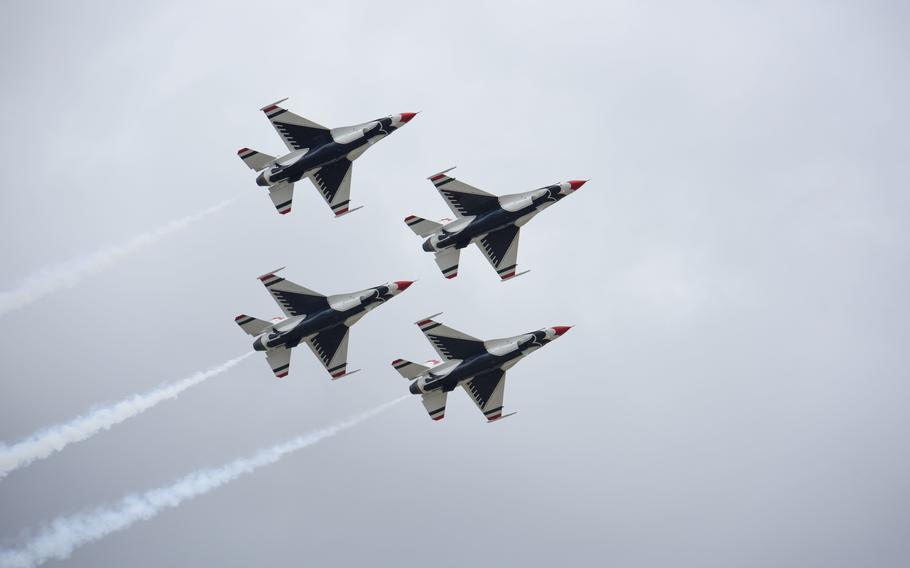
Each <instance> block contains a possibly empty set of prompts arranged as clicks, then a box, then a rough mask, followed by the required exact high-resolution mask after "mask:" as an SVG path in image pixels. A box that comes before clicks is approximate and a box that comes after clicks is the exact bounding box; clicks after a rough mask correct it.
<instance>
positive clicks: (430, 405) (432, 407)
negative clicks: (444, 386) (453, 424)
mask: <svg viewBox="0 0 910 568" xmlns="http://www.w3.org/2000/svg"><path fill="white" fill-rule="evenodd" d="M448 395H449V393H447V392H445V391H442V390H438V391H432V392H429V393H427V394H425V395H423V396H421V398H422V399H423V406H424V408H426V409H427V413H428V414H429V415H430V418H432V419H433V420H442V419H443V418H445V416H446V399H447V398H448V397H449V396H448Z"/></svg>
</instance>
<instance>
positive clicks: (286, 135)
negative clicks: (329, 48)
mask: <svg viewBox="0 0 910 568" xmlns="http://www.w3.org/2000/svg"><path fill="white" fill-rule="evenodd" d="M286 100H287V99H282V100H280V101H277V102H275V103H272V104H270V105H268V106H265V107H262V109H261V110H262V112H264V113H265V115H266V117H268V119H269V121H271V123H272V126H274V127H275V130H276V131H277V132H278V135H279V136H281V139H282V140H283V141H284V143H285V145H286V146H287V147H288V150H289V153H287V154H285V155H283V156H281V157H278V158H276V157H275V156H269V155H268V154H264V153H262V152H257V151H256V150H250V149H249V148H241V149H240V150H238V152H237V155H238V156H240V158H241V159H242V160H243V162H244V163H245V164H246V165H247V166H249V167H250V169H252V170H254V171H256V172H259V175H258V176H256V183H257V184H258V185H261V186H263V187H268V188H269V197H271V198H272V203H274V204H275V208H276V209H277V210H278V213H280V214H282V215H286V214H287V213H290V212H291V202H292V201H293V198H294V184H295V183H296V182H298V181H300V180H301V179H303V178H305V177H306V178H310V180H312V182H313V184H314V185H315V186H316V188H317V189H318V190H319V193H320V194H322V197H323V198H324V199H325V202H326V203H328V205H329V207H330V208H331V209H332V213H334V214H335V216H336V217H340V216H342V215H345V214H346V213H351V212H353V211H356V210H357V209H360V207H355V208H353V209H351V208H350V207H349V204H350V202H351V164H352V162H353V161H354V160H356V159H357V158H359V157H360V156H361V154H363V153H364V152H366V151H367V149H368V148H369V147H370V146H372V145H373V144H375V143H376V142H379V141H380V140H382V139H383V138H385V137H386V136H388V135H389V134H391V133H393V132H395V131H396V130H398V129H399V128H401V127H402V126H404V125H405V124H407V123H408V122H409V121H410V120H411V119H412V118H414V116H415V115H416V114H417V113H415V112H403V113H401V114H393V115H391V116H387V117H385V118H378V119H376V120H371V121H370V122H365V123H363V124H355V125H354V126H342V127H339V128H326V127H325V126H322V125H320V124H316V123H315V122H313V121H311V120H308V119H306V118H303V117H302V116H298V115H296V114H294V113H292V112H290V111H288V110H286V109H284V108H282V107H280V106H278V105H280V104H281V103H282V102H284V101H286Z"/></svg>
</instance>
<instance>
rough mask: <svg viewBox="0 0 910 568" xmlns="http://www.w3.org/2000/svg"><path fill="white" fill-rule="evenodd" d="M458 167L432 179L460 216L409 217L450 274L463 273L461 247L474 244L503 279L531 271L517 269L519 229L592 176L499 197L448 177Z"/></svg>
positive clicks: (425, 245) (427, 249)
mask: <svg viewBox="0 0 910 568" xmlns="http://www.w3.org/2000/svg"><path fill="white" fill-rule="evenodd" d="M453 169H454V168H449V169H448V170H445V171H443V172H440V173H438V174H436V175H434V176H430V177H429V180H430V181H431V182H433V185H434V186H436V189H438V190H439V193H440V195H442V198H443V199H445V202H446V203H447V204H448V205H449V208H450V209H451V210H452V212H453V213H454V214H455V216H456V217H455V220H454V221H453V220H450V219H444V220H443V221H444V223H436V222H433V221H428V220H426V219H423V218H421V217H418V216H416V215H410V216H408V217H405V220H404V222H405V223H406V224H407V225H408V227H410V228H411V230H412V231H414V233H416V234H417V236H419V237H428V238H427V240H426V241H424V243H423V250H425V251H426V252H432V253H436V264H437V265H438V266H439V269H440V270H441V271H442V275H443V276H445V277H446V278H449V279H451V278H455V277H456V276H458V261H459V257H460V255H461V249H463V248H465V247H466V246H468V245H469V244H471V243H475V244H476V245H477V246H478V247H479V248H480V250H481V251H482V252H483V254H484V256H485V257H486V259H487V260H488V261H489V262H490V264H491V265H493V269H494V270H496V273H497V274H499V278H500V279H501V280H502V281H505V280H510V279H512V278H515V277H516V276H521V275H522V274H525V273H526V272H528V271H527V270H526V271H525V272H516V270H517V267H518V260H517V259H518V233H519V229H520V228H521V226H522V225H524V224H525V223H527V222H528V221H530V220H531V219H532V218H533V217H534V216H535V215H537V214H538V213H540V212H541V211H543V210H544V209H546V208H547V207H549V206H550V205H553V204H554V203H556V202H557V201H559V200H560V199H562V198H563V197H566V196H567V195H570V194H571V193H572V192H574V191H575V190H577V189H578V188H579V187H581V186H582V185H584V184H585V183H586V182H587V181H588V180H572V181H565V182H562V183H556V184H553V185H548V186H546V187H542V188H540V189H535V190H533V191H526V192H524V193H512V194H509V195H502V196H499V197H497V196H495V195H492V194H489V193H487V192H485V191H483V190H481V189H477V188H476V187H473V186H470V185H468V184H466V183H464V182H460V181H458V180H457V179H455V178H453V177H450V176H447V175H446V173H447V172H450V171H452V170H453Z"/></svg>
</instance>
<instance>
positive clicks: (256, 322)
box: [234, 314, 272, 336]
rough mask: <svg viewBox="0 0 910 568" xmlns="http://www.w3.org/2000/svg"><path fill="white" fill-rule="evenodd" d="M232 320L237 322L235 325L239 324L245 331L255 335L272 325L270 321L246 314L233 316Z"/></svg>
mask: <svg viewBox="0 0 910 568" xmlns="http://www.w3.org/2000/svg"><path fill="white" fill-rule="evenodd" d="M234 321H235V322H237V325H239V326H240V329H242V330H243V331H245V332H247V333H248V334H250V335H252V336H256V335H259V334H261V333H262V332H264V331H265V330H267V329H269V328H270V327H272V324H271V322H267V321H265V320H261V319H258V318H254V317H252V316H248V315H246V314H240V315H239V316H237V317H235V318H234Z"/></svg>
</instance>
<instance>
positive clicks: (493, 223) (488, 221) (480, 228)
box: [423, 185, 566, 252]
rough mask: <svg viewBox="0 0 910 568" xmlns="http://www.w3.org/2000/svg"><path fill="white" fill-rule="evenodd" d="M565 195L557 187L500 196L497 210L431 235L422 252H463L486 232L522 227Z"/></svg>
mask: <svg viewBox="0 0 910 568" xmlns="http://www.w3.org/2000/svg"><path fill="white" fill-rule="evenodd" d="M565 196H566V194H565V193H563V190H562V188H561V187H560V186H559V185H552V186H548V187H545V188H541V189H537V190H534V191H529V192H526V193H520V194H515V195H509V196H503V197H502V198H500V202H501V204H500V206H499V207H496V208H495V209H491V210H489V211H484V212H483V213H480V214H478V215H475V216H474V218H473V219H471V221H470V222H469V223H467V224H466V225H464V226H463V227H461V226H458V224H459V223H462V222H463V221H459V220H456V221H454V222H452V223H449V224H448V225H446V226H445V227H443V228H442V229H441V230H440V231H439V232H437V233H435V234H434V235H432V236H430V237H429V238H428V239H427V240H426V241H425V242H424V246H423V249H424V250H425V251H427V252H431V251H439V250H443V249H447V248H456V249H463V248H465V247H467V246H468V245H470V244H471V243H472V242H473V241H474V240H475V239H478V238H481V237H483V236H484V235H486V234H488V233H492V232H494V231H498V230H500V229H504V228H506V227H508V226H510V225H518V226H521V225H523V224H524V223H527V222H528V221H529V220H530V219H531V217H533V216H534V215H536V214H537V213H539V212H540V211H542V210H543V209H545V208H547V207H549V206H550V205H552V204H553V203H556V202H557V201H559V200H560V199H562V198H563V197H565ZM502 202H505V203H502ZM447 227H452V228H453V229H454V231H452V230H447Z"/></svg>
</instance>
